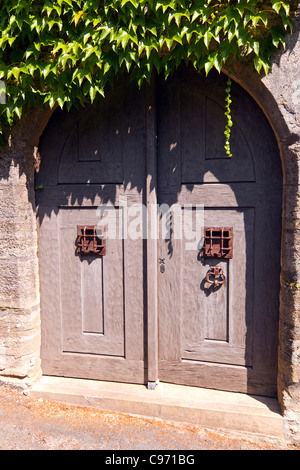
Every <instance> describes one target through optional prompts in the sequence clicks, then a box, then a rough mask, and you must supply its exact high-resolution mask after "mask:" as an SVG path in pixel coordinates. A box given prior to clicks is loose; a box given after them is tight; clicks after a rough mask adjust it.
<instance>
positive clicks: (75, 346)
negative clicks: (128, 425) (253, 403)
mask: <svg viewBox="0 0 300 470" xmlns="http://www.w3.org/2000/svg"><path fill="white" fill-rule="evenodd" d="M225 88H226V78H225V77H223V76H222V75H211V77H209V78H203V77H201V76H199V75H198V74H196V73H195V72H194V71H192V70H190V69H188V68H182V69H179V71H178V72H176V74H175V75H174V77H173V78H171V79H169V80H167V81H165V80H163V79H160V78H158V79H157V80H156V81H155V82H154V83H153V84H152V85H151V86H147V87H145V88H144V89H143V90H137V88H136V86H135V85H134V84H133V83H130V82H129V81H127V80H124V81H122V82H120V84H118V85H117V86H116V87H115V88H114V89H113V90H112V91H110V92H109V93H108V94H107V96H106V98H105V99H104V100H103V101H102V102H100V103H99V104H97V105H94V106H91V107H89V108H87V109H83V110H73V111H71V112H69V113H67V112H62V111H56V112H55V114H54V115H53V117H52V119H51V121H50V123H49V125H48V127H47V129H46V131H45V133H44V135H43V138H42V140H41V144H40V155H41V165H40V168H39V169H38V170H37V173H36V186H37V187H39V186H41V187H42V188H41V189H39V190H38V191H37V192H36V199H37V201H36V202H37V206H38V221H39V259H40V288H41V313H42V322H41V324H42V350H41V356H42V369H43V373H44V374H47V375H60V376H68V377H79V378H90V379H98V380H108V381H119V382H131V383H142V384H143V383H152V384H153V383H155V381H156V380H157V379H159V380H160V381H164V382H171V383H179V384H187V385H195V386H199V387H210V388H216V389H222V390H232V391H240V392H248V393H256V394H263V395H269V396H273V395H276V378H277V329H278V294H279V270H280V238H281V192H282V174H281V163H280V158H279V153H278V148H277V144H276V141H275V138H274V135H273V133H272V130H271V128H270V126H269V124H268V122H267V120H266V118H265V117H264V115H263V113H262V112H261V110H260V109H259V108H258V106H257V105H256V103H255V102H254V101H253V100H252V99H251V98H250V97H249V96H248V94H247V93H246V92H245V91H244V90H242V89H241V88H240V87H239V86H238V85H233V90H232V96H233V109H232V114H233V122H234V126H233V130H232V153H233V156H232V158H228V157H227V155H226V154H225V151H224V128H225V116H224V98H225ZM203 247H204V248H203Z"/></svg>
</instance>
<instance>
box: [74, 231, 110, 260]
mask: <svg viewBox="0 0 300 470" xmlns="http://www.w3.org/2000/svg"><path fill="white" fill-rule="evenodd" d="M76 243H77V253H78V254H81V255H89V254H93V255H98V256H104V255H105V254H106V240H105V239H104V238H103V230H101V229H99V228H97V227H96V226H94V225H77V240H76Z"/></svg>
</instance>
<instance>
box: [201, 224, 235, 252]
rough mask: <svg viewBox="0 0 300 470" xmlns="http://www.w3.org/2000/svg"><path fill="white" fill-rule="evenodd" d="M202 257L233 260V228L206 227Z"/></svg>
mask: <svg viewBox="0 0 300 470" xmlns="http://www.w3.org/2000/svg"><path fill="white" fill-rule="evenodd" d="M202 255H203V256H204V257H205V258H232V256H233V229H232V227H231V228H228V227H205V228H204V244H203V249H202Z"/></svg>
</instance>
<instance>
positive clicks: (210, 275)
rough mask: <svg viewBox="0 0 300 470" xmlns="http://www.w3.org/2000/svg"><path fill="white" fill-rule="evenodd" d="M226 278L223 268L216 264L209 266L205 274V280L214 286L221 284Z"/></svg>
mask: <svg viewBox="0 0 300 470" xmlns="http://www.w3.org/2000/svg"><path fill="white" fill-rule="evenodd" d="M225 280H226V277H225V274H224V273H223V269H222V268H219V267H218V266H210V268H209V270H208V271H207V274H206V276H205V281H206V282H208V283H209V284H213V285H214V286H221V285H222V284H224V282H225Z"/></svg>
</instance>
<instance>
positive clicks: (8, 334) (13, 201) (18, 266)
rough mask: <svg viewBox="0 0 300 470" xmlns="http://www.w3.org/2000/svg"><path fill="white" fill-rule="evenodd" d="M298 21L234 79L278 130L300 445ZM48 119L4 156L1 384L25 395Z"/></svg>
mask: <svg viewBox="0 0 300 470" xmlns="http://www.w3.org/2000/svg"><path fill="white" fill-rule="evenodd" d="M299 32H300V21H299V18H296V20H295V28H294V32H293V34H291V35H290V36H289V38H288V44H287V47H286V50H285V51H281V52H280V53H279V54H278V55H277V56H276V57H274V65H273V68H272V72H271V73H270V74H269V75H268V76H267V77H264V78H262V79H259V78H258V77H257V75H256V74H255V73H252V72H251V71H249V69H248V68H246V67H245V66H243V65H242V64H240V63H239V64H236V67H235V70H234V78H235V80H236V81H238V82H239V83H240V84H241V85H242V86H243V87H244V88H245V89H246V90H247V91H248V92H249V93H250V94H251V95H252V96H253V97H254V99H255V100H256V101H257V102H258V104H259V105H260V106H261V107H262V109H263V110H264V112H265V114H266V116H267V117H268V118H269V121H270V123H271V125H272V127H273V129H274V133H275V135H276V137H277V140H278V145H279V148H280V152H281V156H282V164H283V173H284V201H283V206H284V208H283V231H282V260H281V264H282V274H281V296H280V312H279V317H280V318H279V327H280V332H279V352H278V354H279V357H278V360H279V375H278V398H279V401H280V403H281V406H282V410H283V413H284V416H285V418H286V439H287V441H288V442H291V443H296V444H298V445H299V444H300V313H299V312H300V289H297V288H295V287H293V286H291V285H290V284H291V283H292V282H297V281H298V282H299V284H300V187H299V174H300V172H299V164H300V74H299V64H300V38H299ZM50 115H51V112H50V111H38V110H31V112H30V113H27V114H26V115H25V116H24V118H23V119H22V122H21V123H20V124H19V125H18V126H16V128H15V129H14V131H13V133H12V137H11V139H10V143H9V147H8V148H7V149H6V150H5V151H3V152H2V153H1V156H0V198H1V204H0V233H1V236H0V386H5V387H12V386H13V387H18V388H21V389H25V388H28V387H30V386H31V384H32V383H33V382H34V381H35V380H37V379H38V378H39V377H40V374H41V367H40V355H39V349H40V316H39V283H38V256H37V232H36V218H35V203H34V201H35V193H34V153H35V148H36V146H37V144H38V139H39V137H40V135H41V134H42V132H43V129H44V127H45V125H46V123H47V121H48V119H49V117H50Z"/></svg>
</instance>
